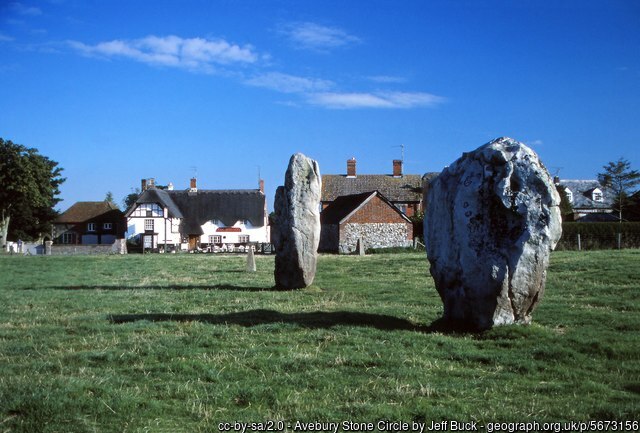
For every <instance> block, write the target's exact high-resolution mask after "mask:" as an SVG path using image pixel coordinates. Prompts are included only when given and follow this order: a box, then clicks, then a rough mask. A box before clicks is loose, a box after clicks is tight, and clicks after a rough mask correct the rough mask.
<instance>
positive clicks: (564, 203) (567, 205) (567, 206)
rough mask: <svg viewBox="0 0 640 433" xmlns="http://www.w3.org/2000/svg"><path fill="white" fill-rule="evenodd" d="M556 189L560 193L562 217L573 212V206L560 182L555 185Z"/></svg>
mask: <svg viewBox="0 0 640 433" xmlns="http://www.w3.org/2000/svg"><path fill="white" fill-rule="evenodd" d="M556 191H558V194H559V195H560V214H561V215H562V216H563V220H564V217H566V216H568V215H571V214H573V206H572V205H571V202H570V201H569V196H568V195H567V190H565V189H564V187H563V186H562V185H560V184H557V185H556Z"/></svg>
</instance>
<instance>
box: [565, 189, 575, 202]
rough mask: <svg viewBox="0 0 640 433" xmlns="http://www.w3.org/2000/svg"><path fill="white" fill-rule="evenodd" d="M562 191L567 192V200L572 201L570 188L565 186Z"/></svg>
mask: <svg viewBox="0 0 640 433" xmlns="http://www.w3.org/2000/svg"><path fill="white" fill-rule="evenodd" d="M564 192H565V194H567V200H569V203H573V193H572V192H571V190H570V189H569V188H565V189H564Z"/></svg>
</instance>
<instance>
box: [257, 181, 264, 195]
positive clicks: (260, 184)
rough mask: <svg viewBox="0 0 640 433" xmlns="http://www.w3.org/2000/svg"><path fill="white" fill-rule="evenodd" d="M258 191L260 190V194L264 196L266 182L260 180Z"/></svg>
mask: <svg viewBox="0 0 640 433" xmlns="http://www.w3.org/2000/svg"><path fill="white" fill-rule="evenodd" d="M258 189H260V192H261V193H263V194H264V180H263V179H260V180H259V181H258Z"/></svg>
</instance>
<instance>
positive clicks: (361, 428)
mask: <svg viewBox="0 0 640 433" xmlns="http://www.w3.org/2000/svg"><path fill="white" fill-rule="evenodd" d="M218 429H219V430H220V431H222V432H240V433H250V432H257V431H273V432H278V431H285V429H287V430H292V431H299V432H332V433H338V432H340V431H342V432H369V431H380V432H417V433H424V432H430V431H467V432H469V431H478V430H479V429H478V425H477V423H476V421H470V422H460V421H440V422H435V421H431V422H430V423H426V422H420V421H411V422H406V421H387V420H380V421H378V422H355V421H342V422H326V421H325V422H321V421H312V422H303V421H295V422H284V421H267V422H239V421H235V422H221V423H219V424H218Z"/></svg>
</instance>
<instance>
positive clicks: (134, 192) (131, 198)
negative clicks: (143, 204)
mask: <svg viewBox="0 0 640 433" xmlns="http://www.w3.org/2000/svg"><path fill="white" fill-rule="evenodd" d="M138 197H140V188H131V193H130V194H128V195H127V196H126V197H125V198H124V199H122V205H123V206H124V210H125V212H126V211H127V210H129V208H130V207H131V206H133V205H134V203H135V202H136V200H138Z"/></svg>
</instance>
